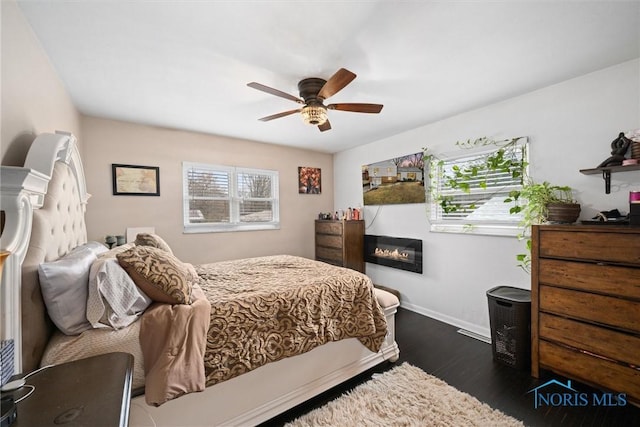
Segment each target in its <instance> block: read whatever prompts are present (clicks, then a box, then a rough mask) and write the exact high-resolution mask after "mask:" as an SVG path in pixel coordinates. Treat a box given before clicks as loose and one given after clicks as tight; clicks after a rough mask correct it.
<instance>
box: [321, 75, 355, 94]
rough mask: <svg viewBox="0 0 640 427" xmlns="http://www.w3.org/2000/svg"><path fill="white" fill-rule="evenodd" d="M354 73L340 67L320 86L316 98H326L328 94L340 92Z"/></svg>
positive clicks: (351, 79) (352, 77)
mask: <svg viewBox="0 0 640 427" xmlns="http://www.w3.org/2000/svg"><path fill="white" fill-rule="evenodd" d="M355 78H356V75H355V74H353V73H352V72H351V71H349V70H347V69H345V68H340V69H339V70H338V71H337V72H336V73H335V74H334V75H333V76H331V78H330V79H329V80H327V82H326V83H325V84H324V86H322V89H320V92H318V98H322V99H327V98H329V97H330V96H333V95H335V94H336V93H338V92H340V91H341V90H342V89H344V87H345V86H346V85H348V84H349V83H351V82H352V81H353V79H355Z"/></svg>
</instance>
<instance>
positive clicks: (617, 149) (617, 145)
mask: <svg viewBox="0 0 640 427" xmlns="http://www.w3.org/2000/svg"><path fill="white" fill-rule="evenodd" d="M631 142H632V141H631V140H630V139H629V138H627V137H626V136H625V135H624V132H620V133H619V134H618V137H617V138H616V139H614V140H613V141H612V142H611V157H609V158H608V159H606V160H605V161H603V162H602V163H600V164H599V165H598V167H599V168H602V167H605V166H620V165H621V164H622V161H623V160H624V156H625V155H626V154H627V151H628V150H629V146H630V145H631Z"/></svg>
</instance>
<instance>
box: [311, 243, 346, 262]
mask: <svg viewBox="0 0 640 427" xmlns="http://www.w3.org/2000/svg"><path fill="white" fill-rule="evenodd" d="M316 259H319V260H322V261H325V260H326V261H333V262H338V263H342V249H335V248H325V247H322V246H316Z"/></svg>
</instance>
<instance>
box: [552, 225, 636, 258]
mask: <svg viewBox="0 0 640 427" xmlns="http://www.w3.org/2000/svg"><path fill="white" fill-rule="evenodd" d="M539 252H540V257H557V258H574V259H584V260H597V261H600V262H620V263H626V264H637V265H640V238H638V234H637V233H615V232H599V233H594V232H586V231H585V232H583V231H569V230H567V231H559V230H548V229H544V228H540V248H539Z"/></svg>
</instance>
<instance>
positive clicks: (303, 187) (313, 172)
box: [298, 166, 322, 194]
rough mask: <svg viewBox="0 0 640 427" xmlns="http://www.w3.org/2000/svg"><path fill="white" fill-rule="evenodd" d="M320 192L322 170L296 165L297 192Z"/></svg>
mask: <svg viewBox="0 0 640 427" xmlns="http://www.w3.org/2000/svg"><path fill="white" fill-rule="evenodd" d="M321 192H322V172H321V170H320V168H310V167H305V166H299V167H298V193H300V194H320V193H321Z"/></svg>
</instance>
